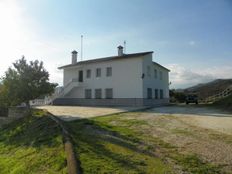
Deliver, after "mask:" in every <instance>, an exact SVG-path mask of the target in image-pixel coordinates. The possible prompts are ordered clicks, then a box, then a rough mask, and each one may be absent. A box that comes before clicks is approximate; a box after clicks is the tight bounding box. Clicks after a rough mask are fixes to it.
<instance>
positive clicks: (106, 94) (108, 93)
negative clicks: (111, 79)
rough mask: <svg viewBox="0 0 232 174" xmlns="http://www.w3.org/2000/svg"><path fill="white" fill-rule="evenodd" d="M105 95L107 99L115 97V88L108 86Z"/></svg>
mask: <svg viewBox="0 0 232 174" xmlns="http://www.w3.org/2000/svg"><path fill="white" fill-rule="evenodd" d="M105 96H106V99H112V98H113V89H112V88H106V89H105Z"/></svg>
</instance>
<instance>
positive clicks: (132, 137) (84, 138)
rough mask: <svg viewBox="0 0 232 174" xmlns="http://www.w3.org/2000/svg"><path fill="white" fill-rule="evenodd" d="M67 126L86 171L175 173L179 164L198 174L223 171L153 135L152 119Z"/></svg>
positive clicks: (123, 117) (104, 119)
mask: <svg viewBox="0 0 232 174" xmlns="http://www.w3.org/2000/svg"><path fill="white" fill-rule="evenodd" d="M130 114H131V113H130ZM67 125H68V126H69V128H70V132H71V134H72V137H73V139H74V141H75V145H76V152H77V153H78V156H79V159H80V162H81V166H82V168H83V171H84V173H148V174H150V173H154V174H156V173H175V171H176V168H175V169H174V167H175V166H179V167H180V168H181V170H183V171H187V172H190V173H195V174H203V173H204V174H216V173H220V167H218V166H214V165H212V164H209V163H206V162H203V161H202V160H201V159H200V158H199V157H198V156H196V155H194V154H185V155H184V154H180V153H179V152H178V149H177V147H174V146H173V145H171V144H169V143H166V142H164V141H163V140H161V139H160V138H157V137H153V136H151V135H150V134H148V133H147V130H148V131H149V128H150V126H151V125H150V123H149V122H147V121H144V120H136V119H127V114H119V115H112V116H105V117H96V118H93V119H90V120H87V119H86V120H78V121H74V122H70V123H67ZM144 130H146V131H144ZM178 133H181V134H182V133H184V134H186V132H185V131H184V132H183V131H181V132H179V131H178ZM188 135H189V134H188Z"/></svg>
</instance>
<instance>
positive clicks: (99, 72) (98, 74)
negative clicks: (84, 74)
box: [96, 68, 101, 78]
mask: <svg viewBox="0 0 232 174" xmlns="http://www.w3.org/2000/svg"><path fill="white" fill-rule="evenodd" d="M96 77H97V78H99V77H101V68H96Z"/></svg>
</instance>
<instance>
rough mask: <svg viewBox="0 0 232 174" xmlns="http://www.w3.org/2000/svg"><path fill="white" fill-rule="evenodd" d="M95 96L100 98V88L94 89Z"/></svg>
mask: <svg viewBox="0 0 232 174" xmlns="http://www.w3.org/2000/svg"><path fill="white" fill-rule="evenodd" d="M95 98H96V99H101V98H102V90H101V89H95Z"/></svg>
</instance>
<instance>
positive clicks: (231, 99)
mask: <svg viewBox="0 0 232 174" xmlns="http://www.w3.org/2000/svg"><path fill="white" fill-rule="evenodd" d="M214 105H215V106H218V107H220V108H222V109H226V110H230V111H232V95H230V96H228V97H226V98H223V99H221V100H219V101H216V102H215V103H214Z"/></svg>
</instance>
